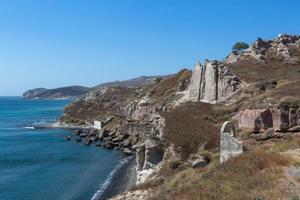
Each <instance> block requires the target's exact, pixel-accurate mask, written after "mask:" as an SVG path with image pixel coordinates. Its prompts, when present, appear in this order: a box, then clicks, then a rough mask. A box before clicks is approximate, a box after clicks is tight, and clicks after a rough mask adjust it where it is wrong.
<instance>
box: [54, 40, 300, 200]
mask: <svg viewBox="0 0 300 200" xmlns="http://www.w3.org/2000/svg"><path fill="white" fill-rule="evenodd" d="M299 44H300V37H299V36H291V35H280V36H278V37H277V38H275V39H273V40H262V39H258V40H257V41H256V42H255V43H254V44H253V45H252V46H251V47H249V49H246V50H244V51H243V52H240V53H237V52H232V53H231V54H230V55H229V56H228V57H227V59H226V60H222V61H216V60H214V61H209V60H206V62H205V63H203V64H201V63H196V65H195V68H194V70H193V71H190V70H187V69H183V70H181V71H180V72H178V73H176V74H174V75H172V76H169V77H164V78H162V79H157V80H156V81H155V82H153V83H151V84H148V85H144V86H139V87H124V86H122V87H120V86H112V87H104V88H98V89H96V90H94V91H91V92H90V93H88V94H87V95H85V96H83V97H81V98H79V99H77V100H76V101H74V102H72V103H71V104H70V105H68V106H67V107H66V108H65V110H64V114H63V115H62V117H61V119H60V121H59V122H60V124H61V125H70V124H75V125H84V126H93V123H94V121H101V122H102V123H101V130H95V129H91V130H90V131H88V132H84V133H83V130H81V129H78V130H77V131H76V135H77V136H75V137H76V138H77V139H78V138H80V141H82V142H84V143H85V144H87V145H96V146H99V147H103V148H107V149H116V150H120V151H122V152H124V153H125V154H135V155H136V165H137V167H136V173H137V175H136V176H137V177H136V178H137V184H136V186H135V187H133V188H131V190H130V191H127V192H125V193H124V194H121V195H118V196H116V197H114V198H112V199H115V200H117V199H118V200H119V199H133V200H135V199H152V200H154V199H157V200H158V199H159V200H164V199H165V200H177V199H178V200H179V199H180V200H182V199H183V200H189V199H201V200H202V199H207V200H208V199H224V200H225V199H236V200H239V199H250V200H252V199H266V200H268V199H270V200H272V199H299V198H300V194H299V191H300V183H299V178H300V176H299V174H300V167H299V163H300V156H299V155H300V92H299V91H300V82H299V80H300V79H299V78H300V76H299V75H300V54H299V52H300V46H299ZM225 121H229V122H228V123H230V124H232V126H234V127H235V134H231V132H229V131H228V130H227V129H225V128H224V129H222V130H223V131H220V130H221V127H223V123H224V122H225ZM224 131H225V132H224ZM226 131H228V133H227V132H226ZM224 134H225V135H226V134H227V135H228V136H226V137H229V138H231V140H233V141H235V142H236V143H233V144H241V146H242V152H239V154H231V153H232V152H230V153H228V152H229V151H231V148H233V147H234V145H232V146H230V145H228V146H226V145H225V147H224V146H222V144H223V142H224ZM230 134H231V135H230ZM222 138H223V139H222ZM232 138H233V139H232ZM226 142H228V141H227V140H226ZM224 148H225V149H224ZM226 148H227V149H226ZM227 151H228V152H227ZM224 152H225V153H224ZM226 153H227V154H226ZM234 153H235V152H234ZM224 155H225V156H226V161H225V162H224V163H222V164H221V163H220V158H223V157H224ZM227 159H228V160H227Z"/></svg>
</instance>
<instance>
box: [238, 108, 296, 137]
mask: <svg viewBox="0 0 300 200" xmlns="http://www.w3.org/2000/svg"><path fill="white" fill-rule="evenodd" d="M299 113H300V108H298V109H296V108H290V109H289V110H281V109H277V108H271V109H254V110H250V109H245V110H243V111H241V112H239V114H238V115H237V120H238V124H239V127H240V128H249V129H253V130H254V132H259V131H260V130H261V129H264V130H267V129H268V128H274V130H275V131H281V132H287V131H289V129H290V128H292V127H295V126H299V125H300V123H299V122H300V115H299Z"/></svg>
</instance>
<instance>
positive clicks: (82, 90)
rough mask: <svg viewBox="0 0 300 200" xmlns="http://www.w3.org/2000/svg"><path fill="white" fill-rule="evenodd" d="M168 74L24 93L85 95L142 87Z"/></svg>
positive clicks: (38, 96) (35, 96)
mask: <svg viewBox="0 0 300 200" xmlns="http://www.w3.org/2000/svg"><path fill="white" fill-rule="evenodd" d="M164 77H168V76H141V77H137V78H133V79H129V80H124V81H113V82H107V83H102V84H100V85H97V86H95V87H91V88H88V87H83V86H69V87H60V88H55V89H46V88H36V89H32V90H28V91H26V92H24V93H23V97H24V98H25V99H60V98H76V97H79V96H83V95H85V94H87V93H88V92H90V91H92V90H97V89H101V88H105V87H132V88H134V87H141V86H146V85H151V84H153V83H155V81H156V80H157V79H161V78H164Z"/></svg>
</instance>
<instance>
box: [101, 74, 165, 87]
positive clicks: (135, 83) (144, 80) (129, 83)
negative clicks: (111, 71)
mask: <svg viewBox="0 0 300 200" xmlns="http://www.w3.org/2000/svg"><path fill="white" fill-rule="evenodd" d="M164 77H167V76H140V77H137V78H133V79H129V80H124V81H113V82H108V83H102V84H100V85H97V86H95V88H103V87H117V86H121V87H140V86H145V85H150V84H153V83H154V82H155V80H156V79H157V78H164Z"/></svg>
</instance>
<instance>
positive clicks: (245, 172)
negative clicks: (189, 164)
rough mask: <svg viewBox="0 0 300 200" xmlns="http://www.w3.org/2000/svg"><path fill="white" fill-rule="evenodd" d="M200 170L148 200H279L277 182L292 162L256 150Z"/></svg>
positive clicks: (174, 179) (181, 174)
mask: <svg viewBox="0 0 300 200" xmlns="http://www.w3.org/2000/svg"><path fill="white" fill-rule="evenodd" d="M213 163H214V165H213V166H210V165H209V167H207V168H206V169H204V170H203V169H202V170H195V169H186V170H183V171H182V172H179V173H178V174H176V175H175V176H173V177H172V178H171V179H170V180H168V181H165V183H164V184H163V185H162V186H161V187H160V190H158V191H157V192H156V193H155V194H154V195H153V196H152V197H150V199H151V200H158V199H160V200H169V199H172V200H177V199H178V200H179V199H180V200H188V199H195V200H196V199H201V200H206V199H221V200H222V199H231V200H235V199H236V200H240V199H251V200H252V199H282V198H284V197H285V195H286V194H285V193H284V191H283V190H282V189H281V188H280V187H279V182H278V180H279V179H280V178H282V177H283V170H282V167H283V166H289V165H291V158H290V157H289V156H287V155H284V156H283V155H282V154H280V153H278V152H277V151H271V150H268V148H259V149H256V150H253V151H250V152H247V153H245V154H243V155H241V156H239V157H236V158H233V159H231V160H229V161H228V162H227V163H226V164H225V165H224V166H222V165H220V164H216V162H213Z"/></svg>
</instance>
